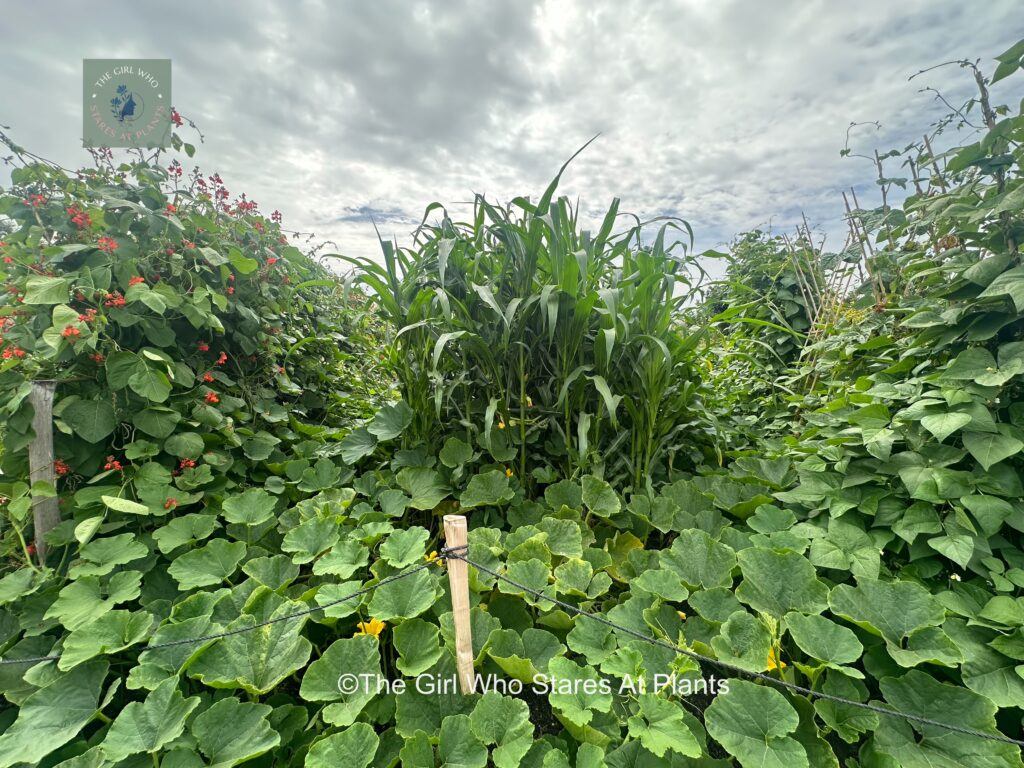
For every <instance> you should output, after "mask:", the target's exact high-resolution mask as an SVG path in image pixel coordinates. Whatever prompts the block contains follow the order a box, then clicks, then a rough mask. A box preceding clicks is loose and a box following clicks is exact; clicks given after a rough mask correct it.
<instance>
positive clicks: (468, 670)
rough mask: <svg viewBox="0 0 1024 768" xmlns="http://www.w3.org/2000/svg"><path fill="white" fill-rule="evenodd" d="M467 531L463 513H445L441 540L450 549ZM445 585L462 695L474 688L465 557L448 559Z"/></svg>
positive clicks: (461, 544) (464, 538) (462, 544)
mask: <svg viewBox="0 0 1024 768" xmlns="http://www.w3.org/2000/svg"><path fill="white" fill-rule="evenodd" d="M467 530H468V529H467V528H466V518H465V517H464V516H463V515H445V516H444V539H445V544H446V545H447V546H448V548H449V549H457V548H458V547H465V546H466V544H467V543H468V538H467ZM465 552H466V550H462V551H461V552H460V554H463V555H465ZM448 586H449V587H450V588H451V593H452V614H453V616H454V617H455V663H456V668H457V670H458V674H459V688H460V689H461V690H462V693H463V695H466V696H468V695H469V694H471V693H473V692H474V691H475V690H476V673H475V672H474V670H473V635H472V630H471V628H470V622H469V566H468V565H467V564H466V561H465V560H459V559H457V558H450V559H449V560H448Z"/></svg>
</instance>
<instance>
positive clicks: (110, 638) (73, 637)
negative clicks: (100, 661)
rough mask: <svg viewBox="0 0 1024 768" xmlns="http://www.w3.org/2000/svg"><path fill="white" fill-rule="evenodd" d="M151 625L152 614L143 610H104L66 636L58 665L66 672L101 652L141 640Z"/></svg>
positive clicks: (130, 644) (116, 649) (109, 652)
mask: <svg viewBox="0 0 1024 768" xmlns="http://www.w3.org/2000/svg"><path fill="white" fill-rule="evenodd" d="M152 626H153V616H152V615H150V614H148V613H145V612H143V611H135V612H133V611H110V612H108V613H105V614H103V615H102V616H99V617H98V618H95V619H93V620H92V621H90V622H89V623H88V624H83V625H81V626H80V627H78V628H77V629H76V630H74V631H73V632H72V633H71V634H70V635H68V636H67V637H66V638H65V640H64V649H63V651H61V654H60V661H58V662H57V668H58V669H60V670H61V671H62V672H66V671H67V670H69V669H74V668H75V667H76V666H78V665H79V664H81V663H82V662H84V661H88V660H89V659H91V658H93V657H95V656H99V655H100V654H112V653H117V652H118V651H123V650H124V649H125V648H128V647H130V646H132V645H135V644H136V643H139V642H142V640H143V639H145V638H146V637H147V636H148V635H149V630H150V628H151V627H152Z"/></svg>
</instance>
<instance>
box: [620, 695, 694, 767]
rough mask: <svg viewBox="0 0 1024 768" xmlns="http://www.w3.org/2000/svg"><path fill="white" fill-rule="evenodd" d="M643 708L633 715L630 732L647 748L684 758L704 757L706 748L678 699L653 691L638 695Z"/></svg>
mask: <svg viewBox="0 0 1024 768" xmlns="http://www.w3.org/2000/svg"><path fill="white" fill-rule="evenodd" d="M637 704H638V705H639V706H640V711H639V713H638V714H637V715H634V716H633V717H631V718H629V720H628V721H627V725H628V728H629V735H630V736H633V737H634V738H637V739H640V743H641V744H643V745H644V747H645V748H646V749H647V751H649V752H651V753H653V754H655V755H657V756H658V757H664V756H665V753H666V752H668V751H669V750H671V751H673V752H676V753H678V754H680V755H683V756H684V757H700V756H701V755H702V754H703V753H704V751H703V750H702V749H701V745H700V743H699V742H698V741H697V738H696V737H695V736H694V735H693V732H692V731H691V730H690V729H689V727H688V726H687V724H686V721H685V719H684V718H683V710H682V708H681V707H680V706H679V705H678V704H676V703H675V702H672V701H668V700H667V699H663V698H661V697H660V696H656V695H654V694H651V693H645V694H641V695H640V696H639V697H638V698H637Z"/></svg>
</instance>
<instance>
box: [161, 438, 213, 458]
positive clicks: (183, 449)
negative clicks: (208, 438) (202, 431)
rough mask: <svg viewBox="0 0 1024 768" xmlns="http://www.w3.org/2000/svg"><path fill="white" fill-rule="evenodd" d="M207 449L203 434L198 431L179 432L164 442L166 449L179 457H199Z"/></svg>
mask: <svg viewBox="0 0 1024 768" xmlns="http://www.w3.org/2000/svg"><path fill="white" fill-rule="evenodd" d="M205 449H206V445H205V443H203V437H202V435H199V434H197V433H196V432H179V433H178V434H176V435H171V436H170V437H168V438H167V440H166V441H165V442H164V450H165V451H166V452H167V453H169V454H171V456H177V457H178V458H179V459H198V458H199V457H200V456H201V455H202V453H203V451H204V450H205Z"/></svg>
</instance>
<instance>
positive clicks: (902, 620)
mask: <svg viewBox="0 0 1024 768" xmlns="http://www.w3.org/2000/svg"><path fill="white" fill-rule="evenodd" d="M828 602H829V607H830V608H831V609H832V612H833V613H835V614H836V615H837V616H841V617H842V618H844V619H846V620H848V621H851V622H853V623H854V624H856V625H857V626H858V627H861V628H862V629H865V630H867V631H868V632H870V633H871V634H873V635H879V636H881V637H883V638H885V640H886V642H888V643H889V644H891V645H894V646H896V647H897V648H898V647H900V646H901V645H902V643H903V640H904V638H906V637H908V636H909V635H910V634H911V633H912V632H914V631H916V630H918V629H921V628H922V627H931V626H938V625H939V624H941V623H942V621H943V619H944V618H945V617H946V612H945V610H944V609H943V607H942V605H940V604H939V602H938V601H937V600H936V599H935V597H934V596H933V595H932V594H931V593H929V592H928V590H927V589H925V588H924V587H922V586H921V585H920V584H916V583H914V582H911V581H897V582H891V583H890V582H884V581H874V580H871V579H862V580H861V581H860V582H859V583H858V584H857V586H855V587H854V586H850V585H849V584H840V585H838V586H836V587H835V588H833V590H832V593H831V594H830V595H829V598H828Z"/></svg>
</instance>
